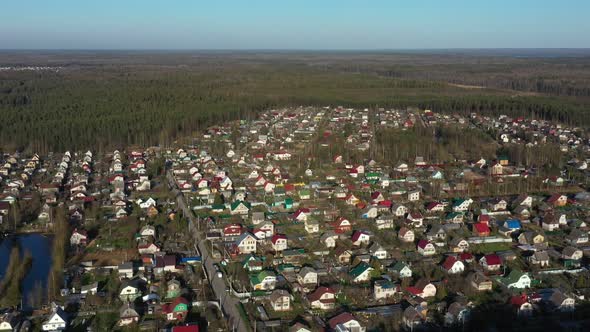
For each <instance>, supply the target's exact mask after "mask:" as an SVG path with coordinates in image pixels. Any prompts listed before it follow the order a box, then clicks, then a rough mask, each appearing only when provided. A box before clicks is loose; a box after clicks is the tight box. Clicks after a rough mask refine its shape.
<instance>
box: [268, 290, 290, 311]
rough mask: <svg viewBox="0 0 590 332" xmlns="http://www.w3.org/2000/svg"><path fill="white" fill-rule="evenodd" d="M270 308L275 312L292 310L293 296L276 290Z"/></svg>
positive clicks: (271, 295)
mask: <svg viewBox="0 0 590 332" xmlns="http://www.w3.org/2000/svg"><path fill="white" fill-rule="evenodd" d="M269 302H270V306H271V307H272V310H274V311H289V310H291V295H290V294H289V292H287V291H286V290H283V289H277V290H274V291H273V292H272V293H271V294H270V297H269Z"/></svg>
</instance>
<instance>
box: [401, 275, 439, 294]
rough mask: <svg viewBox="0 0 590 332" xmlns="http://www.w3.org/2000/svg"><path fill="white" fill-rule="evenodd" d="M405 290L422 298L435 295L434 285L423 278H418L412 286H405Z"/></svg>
mask: <svg viewBox="0 0 590 332" xmlns="http://www.w3.org/2000/svg"><path fill="white" fill-rule="evenodd" d="M405 291H406V292H408V293H409V294H411V295H413V296H419V297H422V298H426V297H433V296H436V286H434V284H433V283H431V282H429V281H427V280H425V279H421V280H418V282H417V283H416V285H414V286H410V287H406V288H405Z"/></svg>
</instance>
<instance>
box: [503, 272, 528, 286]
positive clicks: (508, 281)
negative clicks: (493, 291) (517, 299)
mask: <svg viewBox="0 0 590 332" xmlns="http://www.w3.org/2000/svg"><path fill="white" fill-rule="evenodd" d="M499 281H500V282H501V283H502V284H503V285H504V286H506V287H507V288H517V289H524V288H530V287H531V277H529V275H528V273H526V272H522V271H518V270H512V271H510V273H509V274H508V276H506V277H503V278H500V279H499Z"/></svg>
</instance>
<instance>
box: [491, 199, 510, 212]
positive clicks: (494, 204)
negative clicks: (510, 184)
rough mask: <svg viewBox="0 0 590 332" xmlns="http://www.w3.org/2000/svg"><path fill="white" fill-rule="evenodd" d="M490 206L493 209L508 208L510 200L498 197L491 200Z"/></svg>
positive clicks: (501, 209)
mask: <svg viewBox="0 0 590 332" xmlns="http://www.w3.org/2000/svg"><path fill="white" fill-rule="evenodd" d="M489 205H490V208H491V209H492V211H504V210H506V207H507V206H508V202H506V200H503V199H501V198H496V199H493V200H491V201H490V202H489Z"/></svg>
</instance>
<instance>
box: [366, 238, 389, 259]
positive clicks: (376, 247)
mask: <svg viewBox="0 0 590 332" xmlns="http://www.w3.org/2000/svg"><path fill="white" fill-rule="evenodd" d="M369 253H370V254H371V256H373V257H375V258H377V259H386V258H387V250H385V248H383V247H382V246H381V245H380V244H379V243H377V242H374V243H373V244H371V246H370V247H369Z"/></svg>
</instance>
